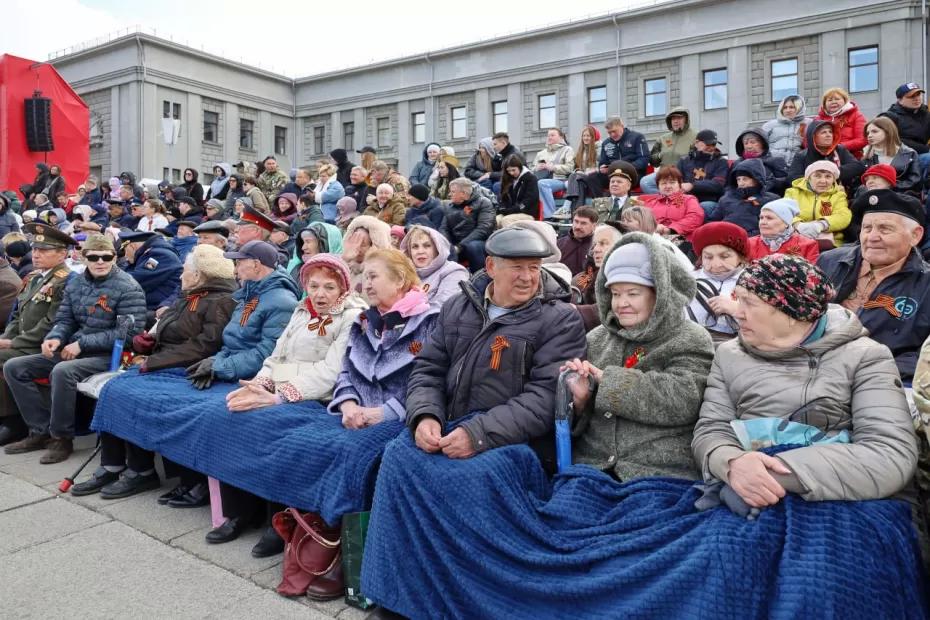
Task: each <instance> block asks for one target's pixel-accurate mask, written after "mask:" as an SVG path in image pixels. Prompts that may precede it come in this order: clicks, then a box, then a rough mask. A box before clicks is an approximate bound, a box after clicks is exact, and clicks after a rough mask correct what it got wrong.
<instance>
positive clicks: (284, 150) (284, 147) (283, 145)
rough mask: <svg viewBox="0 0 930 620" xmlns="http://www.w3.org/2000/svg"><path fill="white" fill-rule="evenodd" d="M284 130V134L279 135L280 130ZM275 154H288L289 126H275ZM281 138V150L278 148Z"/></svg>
mask: <svg viewBox="0 0 930 620" xmlns="http://www.w3.org/2000/svg"><path fill="white" fill-rule="evenodd" d="M279 129H280V130H281V131H282V132H283V135H281V136H279V135H278V130H279ZM273 131H274V154H275V155H287V127H284V126H283V125H275V126H274V130H273ZM279 140H280V150H278V146H279V145H278V141H279Z"/></svg>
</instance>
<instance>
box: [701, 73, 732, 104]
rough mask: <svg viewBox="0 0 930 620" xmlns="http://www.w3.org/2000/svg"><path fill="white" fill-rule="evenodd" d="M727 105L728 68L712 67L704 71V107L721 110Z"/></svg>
mask: <svg viewBox="0 0 930 620" xmlns="http://www.w3.org/2000/svg"><path fill="white" fill-rule="evenodd" d="M725 107H727V70H726V69H711V70H709V71H705V72H704V109H705V110H719V109H721V108H725Z"/></svg>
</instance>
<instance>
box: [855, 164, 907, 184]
mask: <svg viewBox="0 0 930 620" xmlns="http://www.w3.org/2000/svg"><path fill="white" fill-rule="evenodd" d="M871 176H876V177H882V178H883V179H885V180H886V181H888V182H889V183H891V187H894V186H896V185H897V184H898V173H897V172H896V171H895V169H894V166H892V165H891V164H875V165H874V166H870V167H869V168H868V169H867V170H866V171H865V172H863V173H862V182H863V183H865V178H866V177H871Z"/></svg>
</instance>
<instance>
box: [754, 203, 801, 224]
mask: <svg viewBox="0 0 930 620" xmlns="http://www.w3.org/2000/svg"><path fill="white" fill-rule="evenodd" d="M762 208H763V209H768V210H769V211H771V212H772V213H774V214H775V215H777V216H778V219H780V220H781V221H783V222H784V223H785V224H787V225H788V226H791V224H792V222H794V218H796V217H797V216H798V215H800V213H801V209H800V208H798V203H797V201H794V200H792V199H791V198H779V199H778V200H773V201H772V202H767V203H766V204H764V205H762Z"/></svg>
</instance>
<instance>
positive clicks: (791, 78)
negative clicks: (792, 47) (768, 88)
mask: <svg viewBox="0 0 930 620" xmlns="http://www.w3.org/2000/svg"><path fill="white" fill-rule="evenodd" d="M796 94H798V59H797V58H787V59H785V60H773V61H772V101H781V100H782V99H784V98H785V97H787V96H788V95H796Z"/></svg>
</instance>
